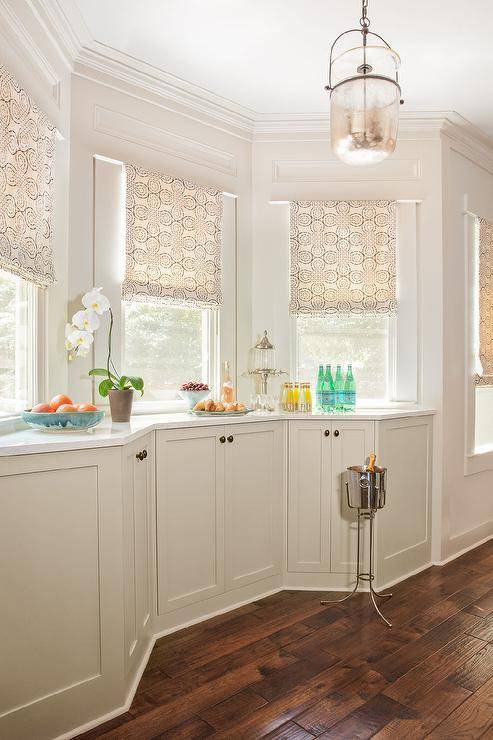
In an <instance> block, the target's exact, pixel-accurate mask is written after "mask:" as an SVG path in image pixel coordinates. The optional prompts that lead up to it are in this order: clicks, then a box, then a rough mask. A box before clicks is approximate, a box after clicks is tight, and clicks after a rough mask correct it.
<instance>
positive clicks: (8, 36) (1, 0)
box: [0, 0, 60, 106]
mask: <svg viewBox="0 0 493 740" xmlns="http://www.w3.org/2000/svg"><path fill="white" fill-rule="evenodd" d="M0 15H1V17H2V21H3V23H2V26H1V27H0V32H1V35H2V36H3V37H4V39H5V41H6V42H7V43H9V44H11V45H12V46H13V47H14V48H17V50H18V51H19V53H20V55H21V56H22V57H23V58H24V59H26V60H29V62H30V64H31V66H32V67H33V68H35V69H36V70H37V72H39V74H40V75H41V77H42V78H43V79H44V80H45V82H46V83H47V86H48V88H49V89H50V91H51V96H52V98H53V100H54V101H55V103H56V105H57V106H59V105H60V78H59V75H58V74H57V72H56V70H55V69H54V68H53V66H52V65H51V64H50V62H49V61H48V59H47V57H46V56H45V54H44V53H43V52H42V51H41V49H40V48H39V46H38V45H37V44H36V42H35V41H34V39H33V37H32V36H31V34H30V33H29V32H28V30H27V29H26V27H25V25H24V24H23V23H22V21H21V19H20V18H19V16H18V15H17V13H15V12H14V10H13V9H12V8H11V6H10V4H9V3H8V2H7V1H6V0H0Z"/></svg>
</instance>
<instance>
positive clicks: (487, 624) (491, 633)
mask: <svg viewBox="0 0 493 740" xmlns="http://www.w3.org/2000/svg"><path fill="white" fill-rule="evenodd" d="M468 634H470V635H472V636H473V637H478V638H479V639H480V640H485V641H486V642H493V615H491V616H490V617H487V618H486V619H483V621H482V622H480V623H479V624H478V625H477V626H476V627H473V628H472V629H470V630H469V631H468Z"/></svg>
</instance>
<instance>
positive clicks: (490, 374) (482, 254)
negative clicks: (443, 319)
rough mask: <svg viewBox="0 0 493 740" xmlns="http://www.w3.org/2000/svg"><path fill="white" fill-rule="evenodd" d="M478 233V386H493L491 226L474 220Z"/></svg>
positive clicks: (492, 262)
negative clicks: (479, 369)
mask: <svg viewBox="0 0 493 740" xmlns="http://www.w3.org/2000/svg"><path fill="white" fill-rule="evenodd" d="M476 228H477V230H478V231H479V285H478V291H479V361H480V364H481V372H480V373H478V374H477V375H476V383H477V384H478V385H493V224H491V223H490V222H489V221H487V220H486V219H484V218H478V219H476Z"/></svg>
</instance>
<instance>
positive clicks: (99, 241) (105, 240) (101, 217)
mask: <svg viewBox="0 0 493 740" xmlns="http://www.w3.org/2000/svg"><path fill="white" fill-rule="evenodd" d="M223 235H225V236H224V238H223V245H225V246H226V248H224V247H223V254H222V273H223V286H222V293H223V305H222V307H221V310H210V311H207V314H208V315H209V321H208V326H207V338H206V339H204V342H205V341H206V342H207V343H208V348H209V349H208V360H207V361H208V365H209V367H208V374H209V378H210V381H209V384H210V387H211V390H212V392H213V393H214V394H218V393H219V382H220V367H221V362H222V359H223V358H224V359H228V360H229V362H230V370H231V375H232V377H233V378H234V379H235V380H236V372H237V371H236V280H233V281H231V280H225V279H224V276H230V275H236V197H235V196H234V195H231V194H229V193H224V212H223ZM124 240H125V179H124V163H123V162H121V161H118V160H114V159H108V158H107V157H102V156H98V155H96V156H95V157H94V285H96V286H103V287H104V292H105V295H106V296H107V297H108V298H109V300H110V303H111V306H112V310H113V314H114V326H113V343H112V344H113V350H112V356H113V360H114V362H115V365H116V366H117V368H119V369H120V368H121V369H122V371H123V370H124V368H122V363H121V361H122V348H123V342H122V340H123V315H122V301H121V284H122V281H123V275H124V271H125V249H124V243H125V242H124ZM106 341H107V332H106V331H105V329H104V328H103V330H102V331H101V330H99V331H97V332H96V333H95V338H94V347H93V361H94V365H93V367H104V365H105V362H106ZM184 380H186V379H184ZM144 383H145V377H144ZM93 402H94V403H96V404H97V405H98V406H107V405H108V401H107V400H106V399H103V398H101V397H100V396H99V394H98V392H97V387H96V385H94V386H93ZM186 409H187V405H186V403H185V402H184V401H180V400H175V401H165V402H158V401H145V394H144V400H142V401H140V400H139V397H136V398H135V402H134V405H133V407H132V413H135V414H157V413H179V412H183V411H186Z"/></svg>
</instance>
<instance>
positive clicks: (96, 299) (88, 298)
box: [82, 288, 110, 316]
mask: <svg viewBox="0 0 493 740" xmlns="http://www.w3.org/2000/svg"><path fill="white" fill-rule="evenodd" d="M102 290H103V289H102V288H93V289H92V290H90V291H89V293H86V294H85V295H84V296H83V298H82V305H83V306H84V307H85V308H89V309H92V311H95V312H96V313H97V314H99V315H100V316H101V315H102V314H103V313H105V311H109V308H110V302H109V300H108V299H107V298H106V296H105V295H103V294H102V293H101V291H102Z"/></svg>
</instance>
